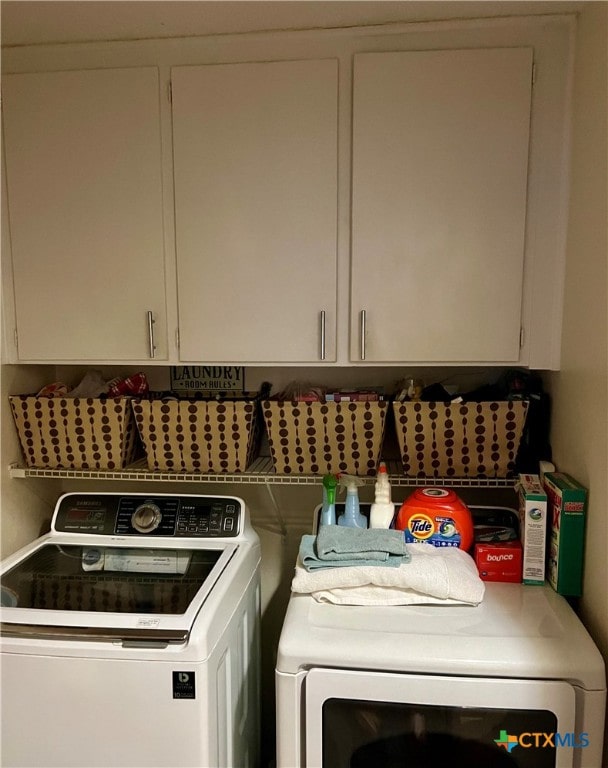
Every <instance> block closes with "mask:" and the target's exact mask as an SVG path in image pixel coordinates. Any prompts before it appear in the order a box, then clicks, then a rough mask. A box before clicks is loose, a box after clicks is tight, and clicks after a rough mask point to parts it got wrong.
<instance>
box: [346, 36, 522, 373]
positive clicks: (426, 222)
mask: <svg viewBox="0 0 608 768" xmlns="http://www.w3.org/2000/svg"><path fill="white" fill-rule="evenodd" d="M531 75H532V51H531V49H525V48H519V49H517V48H505V49H478V50H454V51H421V52H407V53H402V52H400V53H365V54H358V55H356V56H355V64H354V107H353V109H354V125H353V214H352V218H353V223H352V238H353V239H352V297H351V346H350V354H351V360H353V361H356V360H360V359H361V357H362V354H364V355H365V359H366V360H368V361H374V362H390V361H395V362H402V361H421V362H424V361H428V362H438V361H441V362H468V361H470V362H483V361H517V360H518V357H519V340H520V323H521V320H520V318H521V300H522V274H523V259H524V226H525V218H526V183H527V169H528V138H529V126H530V101H531V87H532V86H531V81H532V76H531ZM362 313H365V314H364V318H365V321H366V322H365V326H366V333H365V338H364V344H363V343H362V338H361V319H362Z"/></svg>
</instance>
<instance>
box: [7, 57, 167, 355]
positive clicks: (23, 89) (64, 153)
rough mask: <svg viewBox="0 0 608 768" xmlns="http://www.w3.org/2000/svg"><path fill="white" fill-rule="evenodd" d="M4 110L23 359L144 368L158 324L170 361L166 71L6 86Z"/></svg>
mask: <svg viewBox="0 0 608 768" xmlns="http://www.w3.org/2000/svg"><path fill="white" fill-rule="evenodd" d="M2 99H3V118H4V136H5V151H6V172H7V187H8V206H9V219H10V235H11V249H12V257H13V278H14V293H15V307H16V323H17V333H18V356H19V359H20V360H22V361H45V360H48V361H59V362H61V361H70V360H78V361H84V360H108V361H112V360H116V361H119V360H146V359H147V358H149V356H150V343H149V329H148V325H149V320H150V319H151V320H153V321H154V329H155V331H156V344H157V349H156V357H159V358H161V359H162V358H166V355H167V346H166V308H165V272H164V243H163V221H162V213H163V211H162V186H161V146H160V117H159V88H158V71H157V69H156V68H153V67H150V68H147V67H146V68H133V69H107V70H89V71H71V72H48V73H34V74H17V75H6V76H5V77H3V79H2ZM150 312H151V313H152V315H151V316H149V314H148V313H150Z"/></svg>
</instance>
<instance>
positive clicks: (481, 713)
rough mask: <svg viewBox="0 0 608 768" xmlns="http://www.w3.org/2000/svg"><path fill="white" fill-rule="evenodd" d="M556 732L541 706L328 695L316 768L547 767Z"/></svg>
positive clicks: (554, 723)
mask: <svg viewBox="0 0 608 768" xmlns="http://www.w3.org/2000/svg"><path fill="white" fill-rule="evenodd" d="M557 730H558V728H557V718H556V716H555V714H554V713H553V712H549V711H545V710H523V709H522V710H513V709H489V708H473V707H438V706H425V705H418V704H416V705H414V704H401V703H399V704H396V703H388V702H378V701H362V700H350V699H338V698H335V699H328V700H326V701H325V702H324V704H323V768H370V766H374V768H437V767H438V766H449V765H452V766H483V768H554V766H555V765H556V757H555V754H556V753H555V739H554V738H553V739H551V738H549V737H551V735H553V734H555V733H556V731H557ZM517 737H519V739H521V740H522V741H521V743H520V741H518V740H516V739H517Z"/></svg>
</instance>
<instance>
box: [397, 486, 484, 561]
mask: <svg viewBox="0 0 608 768" xmlns="http://www.w3.org/2000/svg"><path fill="white" fill-rule="evenodd" d="M395 528H396V529H397V530H400V531H403V532H404V536H405V540H406V542H407V543H408V544H433V545H434V546H436V547H460V549H464V550H465V551H467V550H468V549H470V547H471V546H472V544H473V517H472V515H471V511H470V509H469V508H468V507H467V505H466V504H465V503H464V502H463V501H462V500H461V499H460V498H459V497H458V496H457V495H456V494H455V493H454V491H452V490H449V489H447V488H417V489H416V490H415V491H414V493H413V494H412V495H411V496H410V497H409V498H408V499H406V500H405V501H404V502H403V504H402V505H401V509H400V510H399V512H398V513H397V518H396V520H395Z"/></svg>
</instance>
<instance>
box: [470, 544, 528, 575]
mask: <svg viewBox="0 0 608 768" xmlns="http://www.w3.org/2000/svg"><path fill="white" fill-rule="evenodd" d="M521 560H522V549H521V542H519V541H493V542H488V543H485V544H482V543H477V544H475V564H476V565H477V570H478V571H479V576H480V578H481V579H483V581H509V582H513V583H515V584H519V583H520V582H521Z"/></svg>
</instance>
